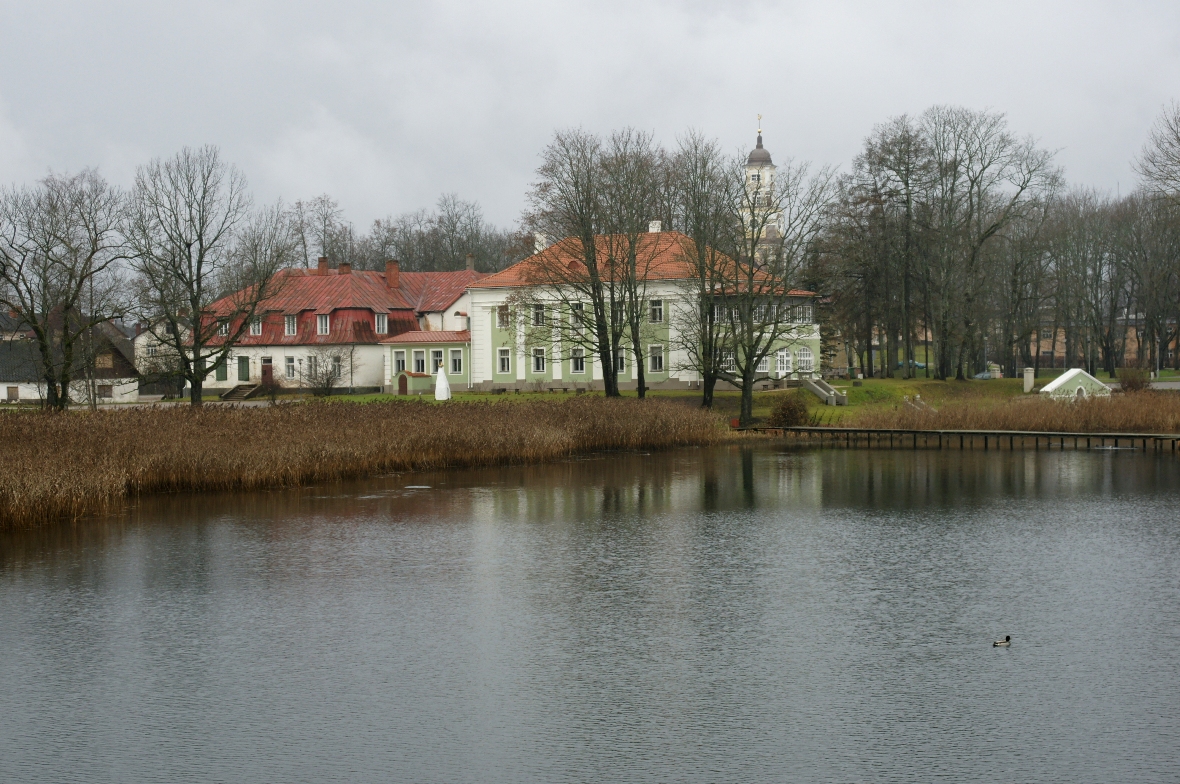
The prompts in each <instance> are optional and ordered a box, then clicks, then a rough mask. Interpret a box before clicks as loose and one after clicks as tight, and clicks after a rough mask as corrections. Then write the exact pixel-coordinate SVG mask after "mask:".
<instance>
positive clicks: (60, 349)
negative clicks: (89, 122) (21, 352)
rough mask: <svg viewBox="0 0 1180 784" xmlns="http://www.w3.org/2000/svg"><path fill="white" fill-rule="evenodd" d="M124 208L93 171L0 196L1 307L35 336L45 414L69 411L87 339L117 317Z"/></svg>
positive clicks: (117, 195) (118, 196)
mask: <svg viewBox="0 0 1180 784" xmlns="http://www.w3.org/2000/svg"><path fill="white" fill-rule="evenodd" d="M123 205H124V202H123V197H122V195H121V194H120V193H119V191H118V190H116V189H115V188H113V187H111V186H110V185H108V184H107V182H106V181H105V180H104V179H103V178H102V177H101V176H99V174H98V172H96V171H95V170H93V169H87V170H85V171H83V172H81V173H79V174H76V175H73V176H57V175H51V176H49V177H47V178H45V179H44V180H42V181H41V182H40V183H39V184H38V186H37V187H35V188H24V189H19V190H18V189H9V190H5V191H3V192H0V306H3V307H6V308H8V309H9V310H10V311H12V312H14V313H16V314H17V317H18V318H19V319H20V320H21V321H22V322H23V323H24V324H26V325H27V326H28V328H29V329H30V330H31V331H32V332H33V335H34V337H35V339H36V341H37V347H38V350H39V352H40V356H41V376H42V381H43V383H44V385H45V389H46V403H47V404H48V405H49V406H50V407H53V408H58V409H64V408H67V407H69V405H70V384H71V382H72V381H73V380H74V379H75V378H76V377H77V376H78V375H79V372H80V367H79V366H80V364H84V360H85V356H84V351H83V344H84V342H85V340H86V337H87V336H88V335H90V334H91V332H92V330H93V329H94V328H95V327H97V326H98V325H99V324H101V323H102V322H104V321H107V320H109V319H111V318H112V317H114V316H117V315H119V314H120V312H121V303H120V302H119V293H120V287H119V285H118V284H119V280H118V275H117V266H116V264H117V262H118V260H119V259H120V258H122V257H123V247H122V242H121V238H120V236H119V233H118V227H119V221H120V218H121V215H122V212H123Z"/></svg>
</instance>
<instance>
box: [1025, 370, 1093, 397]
mask: <svg viewBox="0 0 1180 784" xmlns="http://www.w3.org/2000/svg"><path fill="white" fill-rule="evenodd" d="M1040 394H1042V395H1045V396H1047V397H1051V398H1055V399H1058V400H1060V399H1076V398H1087V397H1110V387H1108V386H1107V385H1106V384H1103V383H1102V382H1101V381H1099V380H1098V379H1096V378H1094V377H1093V376H1091V375H1090V374H1089V373H1087V372H1086V371H1084V370H1082V369H1081V368H1074V369H1072V370H1067V371H1065V372H1064V373H1062V374H1061V375H1060V376H1058V377H1057V378H1055V379H1053V380H1052V381H1050V382H1049V383H1048V384H1046V385H1045V386H1044V387H1042V388H1041V392H1040Z"/></svg>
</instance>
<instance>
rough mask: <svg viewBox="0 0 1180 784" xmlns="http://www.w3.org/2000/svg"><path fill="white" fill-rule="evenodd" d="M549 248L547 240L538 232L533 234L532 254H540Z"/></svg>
mask: <svg viewBox="0 0 1180 784" xmlns="http://www.w3.org/2000/svg"><path fill="white" fill-rule="evenodd" d="M548 247H549V238H548V237H546V236H545V235H544V234H542V233H541V232H539V231H534V232H533V253H540V252H541V251H543V250H545V248H548Z"/></svg>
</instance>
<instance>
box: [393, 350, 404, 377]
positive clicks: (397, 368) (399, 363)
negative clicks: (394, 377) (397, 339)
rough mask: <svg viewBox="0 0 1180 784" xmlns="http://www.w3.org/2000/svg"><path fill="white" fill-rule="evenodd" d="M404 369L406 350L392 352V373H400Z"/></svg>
mask: <svg viewBox="0 0 1180 784" xmlns="http://www.w3.org/2000/svg"><path fill="white" fill-rule="evenodd" d="M405 369H406V350H405V349H404V348H403V349H398V350H396V351H394V352H393V372H394V373H402V372H404V371H405Z"/></svg>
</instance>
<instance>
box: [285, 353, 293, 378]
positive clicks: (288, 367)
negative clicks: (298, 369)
mask: <svg viewBox="0 0 1180 784" xmlns="http://www.w3.org/2000/svg"><path fill="white" fill-rule="evenodd" d="M283 369H284V371H285V373H286V376H287V378H295V357H283Z"/></svg>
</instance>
